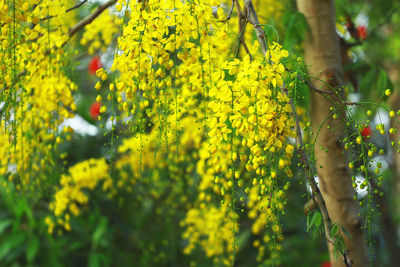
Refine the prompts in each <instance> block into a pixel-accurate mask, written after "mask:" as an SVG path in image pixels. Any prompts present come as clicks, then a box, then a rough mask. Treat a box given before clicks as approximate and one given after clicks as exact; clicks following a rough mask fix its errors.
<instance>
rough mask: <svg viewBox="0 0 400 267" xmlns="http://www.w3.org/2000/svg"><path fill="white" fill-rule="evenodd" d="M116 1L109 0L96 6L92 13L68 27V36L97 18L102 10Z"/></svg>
mask: <svg viewBox="0 0 400 267" xmlns="http://www.w3.org/2000/svg"><path fill="white" fill-rule="evenodd" d="M116 2H117V0H110V1H108V2H106V3H104V4H102V5H100V6H98V7H97V9H96V10H95V11H94V12H93V13H90V14H89V15H88V16H87V17H86V18H84V19H83V20H81V21H79V22H78V23H77V24H75V25H74V26H72V27H71V28H70V29H69V31H68V35H69V37H70V38H71V37H72V36H74V35H75V34H76V33H77V32H78V31H79V30H81V29H82V28H83V27H85V26H86V25H87V24H90V23H91V22H92V21H93V20H94V19H95V18H97V17H98V16H99V15H100V14H101V13H103V11H104V10H106V9H107V8H108V7H110V6H112V5H113V4H115V3H116Z"/></svg>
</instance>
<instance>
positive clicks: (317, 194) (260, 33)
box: [245, 0, 352, 267]
mask: <svg viewBox="0 0 400 267" xmlns="http://www.w3.org/2000/svg"><path fill="white" fill-rule="evenodd" d="M245 3H246V6H247V8H248V14H249V17H248V18H247V19H248V21H249V22H250V23H251V24H252V25H253V26H254V29H255V31H256V33H257V39H258V42H259V43H260V47H261V50H262V52H263V54H264V55H265V54H266V53H267V47H266V38H265V32H264V30H263V29H262V28H261V27H260V25H259V24H260V23H259V21H258V18H257V14H256V11H255V8H254V5H253V2H252V1H251V0H246V1H245ZM303 81H304V82H305V80H304V79H303ZM312 88H314V86H313V87H312ZM315 89H316V88H315ZM281 90H282V91H283V92H284V93H285V94H286V96H287V97H288V98H289V100H290V105H291V107H292V114H293V116H294V118H295V121H296V125H295V128H296V145H297V151H298V153H299V155H300V161H301V162H302V163H303V169H304V172H305V175H306V177H309V178H310V179H308V180H309V183H310V186H311V190H312V194H313V198H314V200H315V202H316V203H317V204H318V207H319V210H320V212H321V215H322V219H323V223H324V230H325V238H326V240H327V241H328V242H330V243H332V244H335V240H336V238H335V237H331V236H330V231H331V230H330V229H331V219H330V217H329V214H328V209H327V208H326V204H325V201H324V198H323V197H322V194H321V191H320V190H319V188H318V185H317V183H316V182H315V179H314V177H311V172H310V163H309V160H308V158H307V155H306V154H305V152H304V150H303V147H304V146H303V138H302V134H301V130H300V123H299V117H298V116H297V112H296V106H295V104H294V102H293V99H292V98H291V97H290V96H289V92H288V90H287V89H286V88H285V87H284V86H282V88H281ZM317 90H318V89H317ZM318 91H320V90H318ZM340 253H341V254H342V256H343V262H344V264H345V265H346V266H347V267H351V265H352V260H351V259H350V258H349V253H348V251H347V250H346V251H344V252H342V251H340Z"/></svg>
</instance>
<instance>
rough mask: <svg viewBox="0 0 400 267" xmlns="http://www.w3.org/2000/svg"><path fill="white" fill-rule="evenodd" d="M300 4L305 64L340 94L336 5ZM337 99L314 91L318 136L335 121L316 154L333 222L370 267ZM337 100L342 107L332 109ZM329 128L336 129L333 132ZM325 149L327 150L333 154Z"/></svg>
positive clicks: (356, 261)
mask: <svg viewBox="0 0 400 267" xmlns="http://www.w3.org/2000/svg"><path fill="white" fill-rule="evenodd" d="M297 5H298V9H299V11H300V12H301V13H303V14H304V16H305V18H306V20H307V22H308V26H309V30H310V31H309V34H308V36H307V38H306V41H305V43H304V50H305V61H306V63H307V64H310V67H309V74H310V76H311V77H315V78H318V79H320V80H322V81H324V82H326V83H328V84H329V85H330V86H332V87H335V88H336V89H338V88H339V87H341V86H342V85H343V70H342V62H341V54H340V47H339V39H338V36H337V34H336V29H335V12H334V3H333V0H297ZM318 79H312V80H311V82H312V83H313V85H314V86H315V87H316V88H319V89H322V90H325V91H332V89H330V87H329V86H326V85H325V83H323V82H321V81H319V80H318ZM339 95H340V93H339ZM337 100H338V98H337V97H331V99H330V100H328V99H327V95H325V96H323V95H321V94H318V93H316V92H314V91H313V92H312V110H311V122H312V125H313V132H314V133H315V134H316V133H317V131H318V129H319V127H321V125H323V124H324V122H325V120H326V119H327V118H329V119H328V120H327V121H326V122H325V125H323V126H322V128H321V130H320V132H319V134H318V136H317V142H316V146H315V149H314V152H315V156H316V159H317V162H316V166H317V169H318V176H319V180H320V188H321V192H322V196H323V197H324V199H325V202H326V206H327V209H328V213H329V216H330V218H331V220H332V223H339V224H340V225H342V226H343V227H344V228H345V229H346V230H347V231H348V232H349V233H350V235H351V238H348V237H347V236H346V235H344V234H342V236H343V239H344V241H345V244H346V249H347V250H348V252H349V257H350V259H351V260H352V261H353V266H356V267H358V266H360V267H361V266H368V254H367V249H366V244H365V238H364V233H363V231H362V229H361V227H362V224H363V223H362V219H361V218H360V217H359V216H358V213H359V207H358V205H357V204H356V202H355V201H354V200H353V195H354V191H353V188H352V182H351V178H350V174H349V173H348V171H347V169H346V164H345V158H344V156H343V154H342V151H343V148H342V146H341V144H340V141H339V140H340V139H341V138H343V137H344V127H343V126H344V123H345V113H344V110H343V109H341V111H338V112H337V113H336V114H337V117H338V119H333V118H332V114H331V110H330V107H331V106H333V107H334V108H340V107H341V106H340V105H341V103H340V101H337ZM332 101H333V102H335V101H336V103H333V104H332ZM328 125H329V126H330V129H328V128H327V126H328ZM332 129H334V131H332ZM321 147H323V148H324V149H327V152H325V151H324V150H322V149H321ZM328 248H329V254H330V258H331V263H332V266H335V267H336V266H345V264H344V262H343V260H342V259H341V257H340V256H338V257H337V258H336V257H335V253H334V248H333V245H332V244H331V243H329V242H328ZM339 255H340V254H339Z"/></svg>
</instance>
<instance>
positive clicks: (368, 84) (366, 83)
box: [360, 67, 377, 99]
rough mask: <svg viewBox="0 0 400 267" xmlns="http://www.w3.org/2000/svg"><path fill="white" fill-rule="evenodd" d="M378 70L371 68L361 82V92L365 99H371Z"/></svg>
mask: <svg viewBox="0 0 400 267" xmlns="http://www.w3.org/2000/svg"><path fill="white" fill-rule="evenodd" d="M376 71H377V69H376V68H375V67H371V69H370V70H369V71H368V72H367V73H366V74H364V75H363V76H362V78H361V81H360V92H361V94H362V95H363V97H364V99H369V96H370V95H371V91H372V87H373V84H374V80H375V75H376Z"/></svg>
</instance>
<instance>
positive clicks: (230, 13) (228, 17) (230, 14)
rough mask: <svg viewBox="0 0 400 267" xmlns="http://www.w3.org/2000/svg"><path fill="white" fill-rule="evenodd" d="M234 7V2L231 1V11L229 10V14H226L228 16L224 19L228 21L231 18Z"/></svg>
mask: <svg viewBox="0 0 400 267" xmlns="http://www.w3.org/2000/svg"><path fill="white" fill-rule="evenodd" d="M234 5H235V0H232V6H231V9H230V10H229V14H228V16H227V17H226V19H227V20H228V19H230V18H231V16H232V12H233V6H234Z"/></svg>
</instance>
